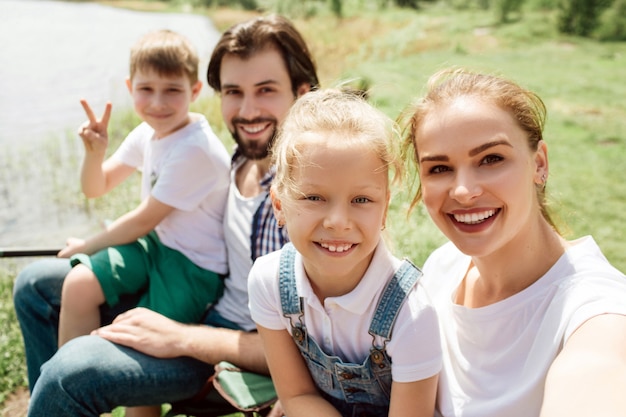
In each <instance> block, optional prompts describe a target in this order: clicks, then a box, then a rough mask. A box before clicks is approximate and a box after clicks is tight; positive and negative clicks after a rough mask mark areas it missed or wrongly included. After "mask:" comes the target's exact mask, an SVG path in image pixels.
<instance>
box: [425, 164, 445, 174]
mask: <svg viewBox="0 0 626 417" xmlns="http://www.w3.org/2000/svg"><path fill="white" fill-rule="evenodd" d="M449 170H450V169H449V168H448V167H447V166H445V165H435V166H434V167H432V168H431V169H430V170H428V172H429V173H430V174H441V173H442V172H447V171H449Z"/></svg>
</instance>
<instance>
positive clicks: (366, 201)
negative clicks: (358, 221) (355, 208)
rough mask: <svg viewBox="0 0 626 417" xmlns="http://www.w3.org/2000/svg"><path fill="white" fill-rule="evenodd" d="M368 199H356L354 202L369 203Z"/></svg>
mask: <svg viewBox="0 0 626 417" xmlns="http://www.w3.org/2000/svg"><path fill="white" fill-rule="evenodd" d="M369 201H370V199H369V198H367V197H357V198H355V199H354V202H355V203H357V204H363V203H369Z"/></svg>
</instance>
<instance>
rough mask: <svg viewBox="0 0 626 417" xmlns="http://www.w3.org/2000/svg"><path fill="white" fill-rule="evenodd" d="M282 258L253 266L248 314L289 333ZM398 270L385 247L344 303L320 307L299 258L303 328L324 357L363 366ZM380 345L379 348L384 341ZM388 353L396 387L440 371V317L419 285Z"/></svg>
mask: <svg viewBox="0 0 626 417" xmlns="http://www.w3.org/2000/svg"><path fill="white" fill-rule="evenodd" d="M281 252H282V250H281V251H276V252H272V253H270V254H268V255H265V256H261V257H259V258H257V260H256V261H255V262H254V265H253V267H252V270H251V271H250V277H249V279H248V288H249V291H248V293H249V297H250V312H251V314H252V318H253V320H254V321H255V322H256V323H258V324H259V325H261V326H263V327H266V328H268V329H273V330H283V329H285V330H288V331H289V333H291V326H290V322H289V319H288V318H286V317H284V316H283V314H282V308H281V303H280V293H279V289H278V269H279V262H280V253H281ZM400 265H401V261H400V260H399V259H397V258H395V257H393V256H392V255H391V254H390V253H389V251H388V250H387V248H386V247H385V245H384V243H383V242H382V241H381V242H380V243H379V245H378V247H377V249H376V252H375V254H374V257H373V259H372V261H371V263H370V266H369V268H368V270H367V272H366V273H365V275H364V276H363V278H362V280H361V282H360V283H359V284H358V285H357V287H356V288H355V289H354V290H352V291H351V292H350V293H348V294H345V295H342V296H340V297H329V298H327V299H326V300H325V301H324V304H322V303H320V301H319V299H318V297H317V296H316V295H315V293H314V292H313V289H312V287H311V284H310V282H309V280H308V279H307V277H306V274H305V272H304V267H303V265H302V257H301V256H300V254H299V253H297V254H296V258H295V275H296V276H295V278H296V289H297V292H298V295H299V296H300V297H303V298H304V305H303V308H304V324H305V326H306V329H307V332H308V333H309V335H310V336H311V337H313V339H315V341H316V342H317V343H318V344H319V345H320V347H321V348H322V349H323V350H324V351H325V352H326V354H329V355H336V356H339V357H340V358H342V360H343V361H344V362H351V363H362V362H363V360H364V359H365V358H366V357H367V356H368V355H369V351H370V349H371V348H372V336H371V335H370V334H369V333H368V329H369V326H370V324H371V321H372V318H373V316H374V312H375V310H376V305H377V302H378V299H379V298H380V296H381V294H382V292H383V290H384V288H385V285H386V284H387V282H388V281H389V280H390V279H391V277H392V276H393V274H394V273H395V272H396V271H397V270H398V268H399V267H400ZM377 339H378V338H377ZM376 343H377V346H380V343H381V340H376ZM387 353H388V354H389V356H390V357H391V360H392V363H393V365H392V368H391V372H392V379H393V380H394V381H397V382H412V381H418V380H422V379H425V378H429V377H431V376H433V375H435V374H437V373H438V372H439V370H440V369H441V347H440V342H439V330H438V324H437V316H436V313H435V310H434V308H433V306H432V304H431V303H430V300H429V298H428V296H427V295H426V292H425V291H424V288H423V287H422V285H421V284H420V283H419V282H418V284H417V285H415V286H414V287H413V288H412V290H411V291H410V293H409V295H408V298H407V299H406V301H405V302H404V304H403V305H402V307H401V309H400V312H399V314H398V316H397V319H396V322H395V325H394V327H393V333H392V336H391V341H390V342H388V343H387Z"/></svg>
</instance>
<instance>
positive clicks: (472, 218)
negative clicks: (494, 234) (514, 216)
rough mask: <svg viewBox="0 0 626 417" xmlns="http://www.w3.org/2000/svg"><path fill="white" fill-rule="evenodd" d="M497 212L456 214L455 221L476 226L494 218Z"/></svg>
mask: <svg viewBox="0 0 626 417" xmlns="http://www.w3.org/2000/svg"><path fill="white" fill-rule="evenodd" d="M495 212H496V211H495V210H487V211H484V212H482V213H471V214H455V215H454V219H455V220H456V221H457V222H459V223H466V224H476V223H480V222H482V221H484V220H485V219H488V218H489V217H491V216H493V215H494V214H495Z"/></svg>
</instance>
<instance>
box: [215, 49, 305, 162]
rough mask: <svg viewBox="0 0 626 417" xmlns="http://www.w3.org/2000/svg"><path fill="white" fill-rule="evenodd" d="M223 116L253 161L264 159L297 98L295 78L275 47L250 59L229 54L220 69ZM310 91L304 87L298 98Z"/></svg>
mask: <svg viewBox="0 0 626 417" xmlns="http://www.w3.org/2000/svg"><path fill="white" fill-rule="evenodd" d="M220 80H221V86H220V89H221V97H222V116H223V117H224V121H225V123H226V126H227V127H228V130H229V131H230V132H231V134H232V135H233V138H234V139H235V142H237V145H238V146H239V150H240V151H241V152H242V153H243V155H244V156H246V157H247V158H249V159H255V160H258V159H264V158H265V157H267V155H268V150H269V147H270V146H271V144H272V143H273V141H274V136H275V135H276V127H277V126H278V125H279V124H280V123H281V122H282V121H283V119H284V118H285V116H286V115H287V112H288V111H289V108H290V107H291V105H292V104H293V102H294V100H295V99H296V97H294V94H293V91H292V86H291V79H290V77H289V73H288V71H287V67H286V66H285V63H284V61H283V58H282V56H281V55H280V53H279V52H278V51H277V50H276V49H274V48H267V49H264V50H262V51H260V52H257V53H256V54H254V55H253V56H252V57H250V58H248V59H245V60H244V59H241V58H239V57H238V56H236V55H232V54H227V55H225V56H224V57H223V58H222V63H221V66H220ZM308 90H309V87H308V86H307V85H303V86H301V87H300V89H299V90H298V95H301V94H304V93H305V92H307V91H308Z"/></svg>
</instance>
